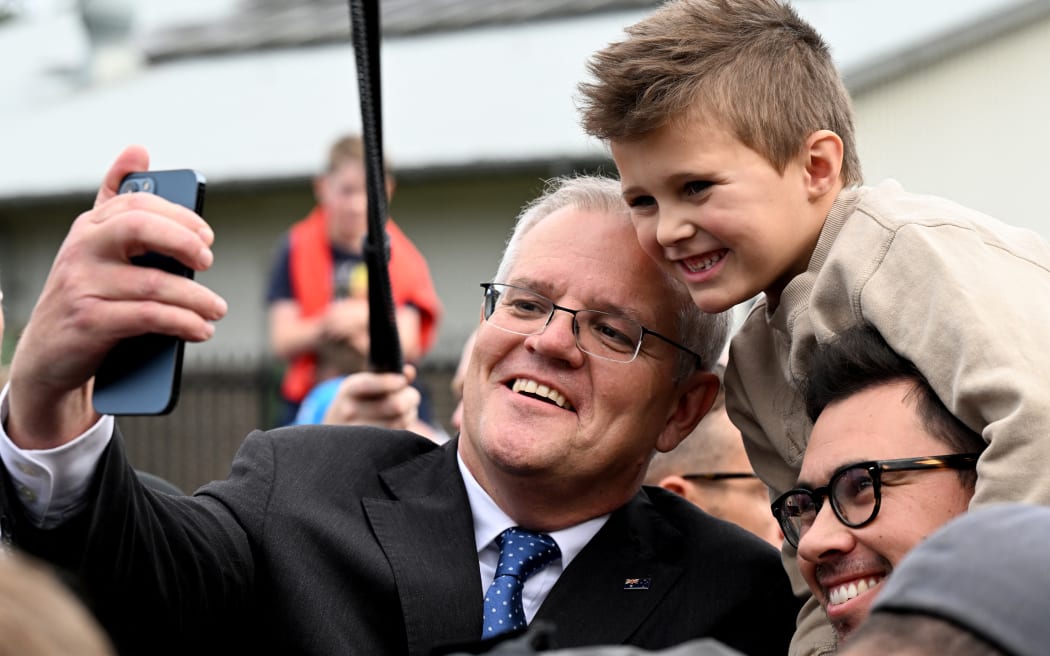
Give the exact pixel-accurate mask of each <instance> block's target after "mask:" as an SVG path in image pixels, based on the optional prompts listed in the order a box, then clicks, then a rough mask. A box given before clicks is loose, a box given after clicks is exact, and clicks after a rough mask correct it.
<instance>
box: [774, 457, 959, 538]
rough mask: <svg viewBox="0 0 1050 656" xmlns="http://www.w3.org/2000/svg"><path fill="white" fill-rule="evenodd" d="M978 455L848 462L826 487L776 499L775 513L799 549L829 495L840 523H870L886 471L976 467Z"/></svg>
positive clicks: (784, 495) (781, 526) (877, 507)
mask: <svg viewBox="0 0 1050 656" xmlns="http://www.w3.org/2000/svg"><path fill="white" fill-rule="evenodd" d="M978 455H979V454H977V453H956V454H951V455H945V456H926V457H923V458H901V459H899V460H875V461H871V462H862V463H858V464H856V465H848V466H846V467H843V468H841V469H839V470H838V471H836V472H835V473H834V474H833V475H832V476H831V480H830V481H828V484H827V485H826V486H824V487H818V488H817V489H815V490H807V489H805V488H797V489H794V490H788V491H787V492H785V493H784V494H782V495H780V496H779V497H777V500H776V501H774V502H773V505H772V509H773V515H774V516H775V517H776V518H777V522H779V523H780V530H781V531H783V532H784V537H785V538H786V539H787V541H788V543H789V544H791V546H793V547H795V548H798V543H799V540H801V539H802V536H803V535H805V533H806V531H808V530H809V529H810V527H811V526H813V523H814V522H815V521H816V520H817V514H818V513H819V512H820V508H821V506H823V505H824V498H825V497H827V498H828V499H829V500H830V501H831V509H832V510H834V511H835V517H837V518H838V520H839V521H840V522H842V523H843V524H844V525H846V526H848V527H850V528H860V527H862V526H865V525H867V524H870V523H871V522H872V521H874V519H875V516H876V515H878V514H879V506H880V505H881V504H882V475H883V474H884V473H885V472H899V471H922V470H935V469H974V468H976V467H977V457H978Z"/></svg>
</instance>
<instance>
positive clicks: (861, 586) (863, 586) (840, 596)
mask: <svg viewBox="0 0 1050 656" xmlns="http://www.w3.org/2000/svg"><path fill="white" fill-rule="evenodd" d="M882 579H883V577H881V576H873V577H871V578H868V579H861V580H860V581H852V582H850V583H845V584H843V585H840V586H836V587H834V588H832V589H830V590H828V604H829V605H831V606H836V605H838V604H844V603H846V602H847V601H849V600H850V599H853V598H854V597H859V596H860V595H862V594H864V593H865V592H867V591H868V590H870V589H872V588H874V587H875V586H877V585H878V584H879V583H881V582H882Z"/></svg>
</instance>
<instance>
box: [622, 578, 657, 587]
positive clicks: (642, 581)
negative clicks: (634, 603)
mask: <svg viewBox="0 0 1050 656" xmlns="http://www.w3.org/2000/svg"><path fill="white" fill-rule="evenodd" d="M652 582H653V580H652V579H651V578H650V577H648V576H647V577H644V578H642V577H639V578H629V579H624V580H623V589H624V590H648V589H649V585H650V584H651V583H652Z"/></svg>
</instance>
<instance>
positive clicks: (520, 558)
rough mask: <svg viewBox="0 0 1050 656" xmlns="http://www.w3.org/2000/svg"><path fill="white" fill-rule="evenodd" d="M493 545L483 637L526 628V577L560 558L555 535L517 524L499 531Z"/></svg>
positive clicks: (486, 594) (482, 630)
mask: <svg viewBox="0 0 1050 656" xmlns="http://www.w3.org/2000/svg"><path fill="white" fill-rule="evenodd" d="M496 546H498V547H499V564H498V565H497V566H496V578H494V579H493V580H492V585H490V586H489V590H488V592H486V593H485V618H484V621H483V622H482V629H481V637H482V638H491V637H494V636H498V635H499V634H501V633H505V632H507V631H514V630H516V629H522V628H525V609H524V608H523V607H522V604H521V591H522V589H523V588H524V587H525V579H527V578H529V577H530V576H532V575H533V574H535V573H536V572H538V571H540V570H541V569H543V567H544V566H545V565H546V564H547V563H550V562H551V561H553V560H556V559H557V558H560V557H561V550H560V549H558V544H557V543H556V542H555V541H554V538H552V537H551V536H549V535H547V534H546V533H533V532H532V531H526V530H524V529H521V528H517V527H515V528H508V529H507V530H506V531H503V532H502V533H500V534H499V537H497V538H496Z"/></svg>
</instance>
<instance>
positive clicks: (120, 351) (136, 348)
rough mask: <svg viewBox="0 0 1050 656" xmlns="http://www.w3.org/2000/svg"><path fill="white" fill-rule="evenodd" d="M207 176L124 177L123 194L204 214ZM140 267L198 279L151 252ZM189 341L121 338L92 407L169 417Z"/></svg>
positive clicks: (181, 172) (98, 376) (184, 172)
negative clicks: (159, 199) (153, 196)
mask: <svg viewBox="0 0 1050 656" xmlns="http://www.w3.org/2000/svg"><path fill="white" fill-rule="evenodd" d="M204 187H205V180H204V176H203V175H201V174H200V173H198V172H197V171H193V170H190V169H178V170H172V171H145V172H142V173H131V174H128V175H127V176H125V177H124V179H123V180H121V182H120V187H118V191H119V193H122V194H126V193H131V192H137V191H138V192H148V193H151V194H157V195H158V196H161V197H163V198H166V199H168V200H170V201H171V202H173V203H178V204H179V205H182V206H184V207H188V208H189V209H191V210H193V211H194V212H196V213H197V214H201V215H202V216H203V211H204ZM131 261H132V262H133V263H134V264H137V265H139V266H148V267H156V268H158V269H164V270H165V271H169V272H171V273H175V274H178V275H180V276H185V277H187V278H193V269H190V268H189V267H186V266H183V264H182V263H181V262H179V261H178V260H176V259H174V258H171V257H167V256H165V255H160V254H158V253H146V254H145V255H140V256H137V257H133V258H132V259H131ZM184 346H185V342H184V341H183V340H181V339H178V338H176V337H172V336H171V335H158V334H148V335H139V336H137V337H130V338H128V339H124V340H121V341H120V342H118V343H117V345H116V346H115V347H113V349H112V350H111V351H110V352H109V353H107V354H106V357H105V359H104V360H103V361H102V365H101V366H100V367H99V369H98V371H97V372H96V373H95V389H94V394H93V397H92V403H93V404H94V406H95V410H96V411H97V412H99V413H101V414H106V415H164V414H168V413H169V412H171V411H172V410H173V409H174V408H175V404H176V403H178V400H179V385H180V381H181V379H182V352H183V348H184Z"/></svg>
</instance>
